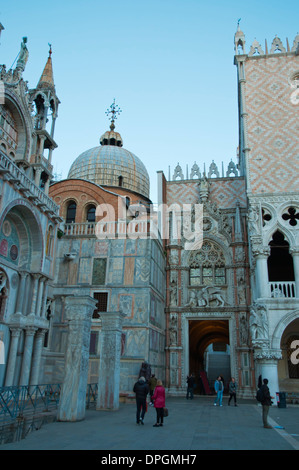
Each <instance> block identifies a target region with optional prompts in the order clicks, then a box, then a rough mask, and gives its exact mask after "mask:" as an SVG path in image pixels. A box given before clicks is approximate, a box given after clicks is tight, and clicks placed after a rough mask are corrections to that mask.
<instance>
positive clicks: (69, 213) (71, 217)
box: [65, 201, 77, 224]
mask: <svg viewBox="0 0 299 470" xmlns="http://www.w3.org/2000/svg"><path fill="white" fill-rule="evenodd" d="M76 210H77V204H76V203H75V202H74V201H71V202H70V203H69V204H68V206H67V210H66V220H65V221H66V223H67V224H71V223H72V222H75V219H76Z"/></svg>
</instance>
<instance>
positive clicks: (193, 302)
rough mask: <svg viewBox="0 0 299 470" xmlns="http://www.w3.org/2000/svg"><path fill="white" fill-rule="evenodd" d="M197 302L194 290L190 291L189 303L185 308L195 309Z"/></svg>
mask: <svg viewBox="0 0 299 470" xmlns="http://www.w3.org/2000/svg"><path fill="white" fill-rule="evenodd" d="M197 306H198V300H197V296H196V293H195V292H194V290H191V291H190V293H189V301H188V302H187V303H186V307H197Z"/></svg>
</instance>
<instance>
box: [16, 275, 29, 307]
mask: <svg viewBox="0 0 299 470" xmlns="http://www.w3.org/2000/svg"><path fill="white" fill-rule="evenodd" d="M19 274H20V277H21V279H20V283H19V288H18V297H17V305H16V313H18V314H24V313H25V312H23V306H24V304H25V302H24V297H25V287H26V279H27V276H28V273H26V272H25V271H22V272H20V273H19Z"/></svg>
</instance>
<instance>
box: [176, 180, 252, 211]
mask: <svg viewBox="0 0 299 470" xmlns="http://www.w3.org/2000/svg"><path fill="white" fill-rule="evenodd" d="M209 182H210V199H211V201H212V202H214V203H216V204H217V207H218V208H219V209H229V208H235V207H236V202H237V200H238V201H239V203H240V206H241V207H246V194H245V182H244V179H243V178H241V177H236V178H233V177H232V178H217V179H213V178H211V179H209ZM198 202H199V188H198V181H194V182H190V181H189V182H186V181H182V182H180V181H175V182H168V183H167V204H175V203H177V204H196V203H198Z"/></svg>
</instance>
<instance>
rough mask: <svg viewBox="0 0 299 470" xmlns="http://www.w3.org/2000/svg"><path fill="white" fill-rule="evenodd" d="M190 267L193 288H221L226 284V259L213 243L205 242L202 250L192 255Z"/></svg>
mask: <svg viewBox="0 0 299 470" xmlns="http://www.w3.org/2000/svg"><path fill="white" fill-rule="evenodd" d="M189 266H190V285H191V286H200V285H217V286H221V285H224V284H225V283H226V274H225V259H224V256H223V253H222V251H221V250H220V249H219V247H218V246H217V245H216V244H214V243H213V242H210V241H204V242H203V245H202V248H201V250H199V251H195V252H194V253H193V254H192V256H191V259H190V263H189Z"/></svg>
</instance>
